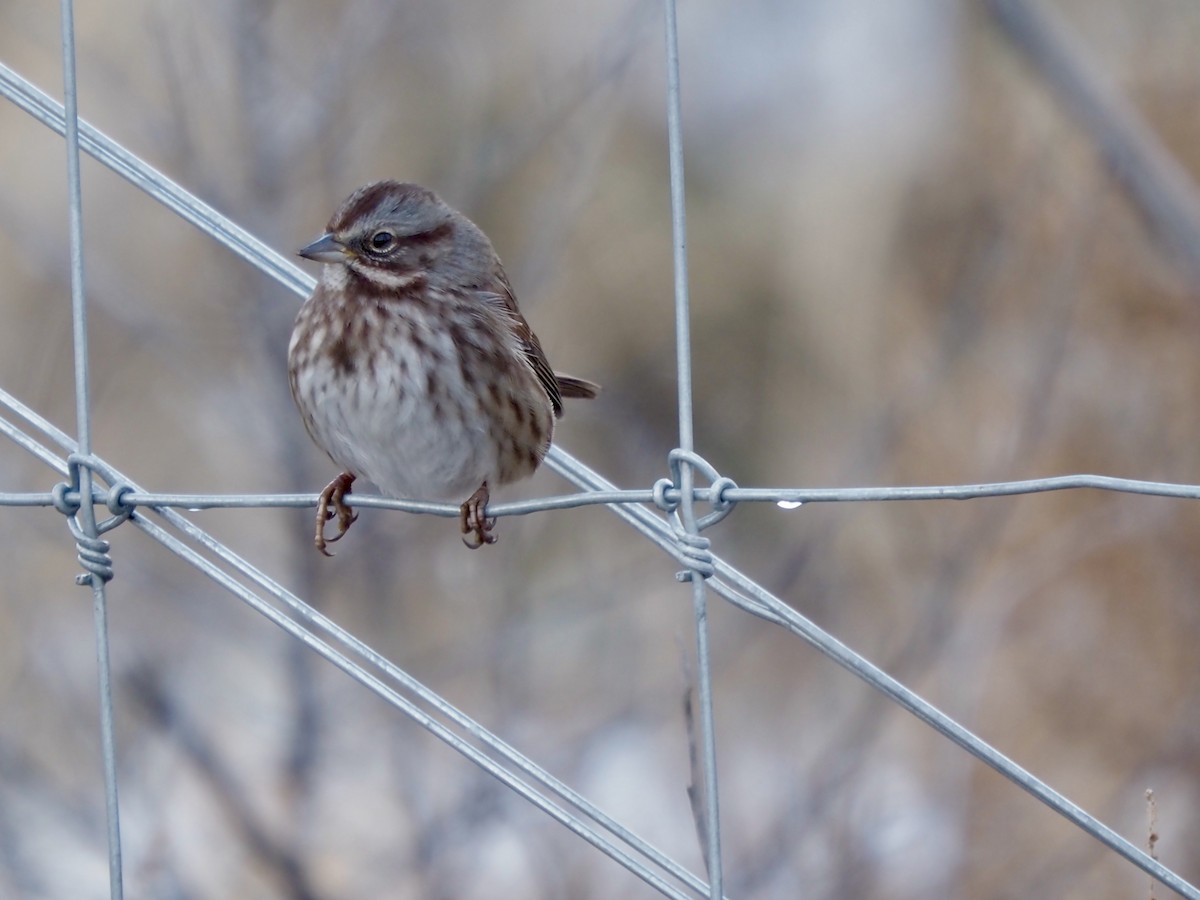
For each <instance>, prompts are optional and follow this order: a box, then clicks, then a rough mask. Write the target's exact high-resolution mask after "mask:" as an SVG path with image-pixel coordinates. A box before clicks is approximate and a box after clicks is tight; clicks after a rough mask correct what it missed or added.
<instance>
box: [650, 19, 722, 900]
mask: <svg viewBox="0 0 1200 900" xmlns="http://www.w3.org/2000/svg"><path fill="white" fill-rule="evenodd" d="M663 5H664V12H665V19H666V22H665V26H666V27H665V32H666V54H667V147H668V154H669V164H670V184H671V233H672V243H673V257H674V268H675V357H676V368H677V372H678V376H677V377H678V380H679V404H678V405H679V449H680V450H681V451H683V452H682V454H681V460H680V465H679V490H680V502H679V519H680V523H681V525H682V528H683V530H684V532H685V534H686V535H687V536H688V538H687V539H688V540H690V541H691V542H693V543H695V544H699V545H700V546H701V548H702V549H707V547H706V544H705V543H703V542H704V538H701V537H700V529H699V527H698V526H697V519H696V509H695V499H694V496H693V492H692V489H693V487H694V481H695V472H694V471H693V470H692V463H691V462H690V461H689V459H688V457H689V456H690V455H691V454H692V453H694V451H695V437H694V429H693V423H692V410H693V407H692V338H691V313H690V301H689V296H688V268H687V208H686V204H685V201H684V196H685V191H684V178H683V127H682V124H681V121H680V120H681V117H682V115H681V112H682V111H681V106H682V104H681V101H680V89H679V27H678V17H677V15H676V6H675V0H664V4H663ZM681 574H682V575H684V576H686V577H687V578H688V579H689V580H690V581H691V587H692V615H693V618H694V620H695V630H696V681H697V693H698V698H697V699H698V702H699V707H700V734H699V741H700V768H701V771H702V773H703V775H702V777H703V781H704V784H703V799H702V802H698V803H697V802H693V809H694V812H695V815H696V820H697V824H698V825H702V827H701V828H700V832H701V833H700V840H701V842H702V844H703V847H704V858H705V862H706V863H707V864H708V877H709V887H710V889H711V892H712V896H713V897H720V896H721V895H722V893H723V882H724V877H723V872H722V864H721V815H720V801H719V798H718V791H717V739H716V728H715V726H714V723H713V696H712V662H711V654H710V652H709V642H708V592H707V589H706V588H705V584H704V582H705V577H706V575H707V573H705V575H704V576H702V575H701V573H700V571H699V570H698V569H697V568H695V567H692V568H691V569H690V570H689V571H687V572H685V573H681ZM696 787H698V786H696Z"/></svg>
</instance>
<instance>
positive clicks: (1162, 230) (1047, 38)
mask: <svg viewBox="0 0 1200 900" xmlns="http://www.w3.org/2000/svg"><path fill="white" fill-rule="evenodd" d="M983 4H984V7H985V8H986V9H987V11H988V14H989V15H990V16H991V18H992V19H993V20H994V21H995V23H996V25H997V26H998V27H999V28H1000V30H1001V31H1002V32H1003V33H1004V35H1005V36H1006V37H1007V38H1008V40H1009V41H1010V42H1011V43H1012V44H1013V46H1015V47H1016V48H1017V49H1018V50H1020V51H1021V53H1023V54H1024V55H1025V57H1026V59H1028V60H1029V62H1030V63H1031V64H1032V65H1033V67H1034V69H1035V70H1036V71H1037V72H1038V74H1039V75H1040V76H1041V77H1042V79H1043V80H1044V81H1045V82H1046V84H1047V86H1048V87H1049V88H1050V90H1051V91H1052V92H1053V93H1054V95H1055V96H1056V97H1057V98H1058V100H1059V102H1060V103H1061V104H1062V105H1063V107H1064V108H1065V109H1066V111H1067V112H1068V113H1070V114H1071V115H1072V116H1074V117H1075V119H1076V120H1077V121H1078V122H1079V124H1080V125H1081V126H1082V127H1083V130H1084V131H1085V132H1086V133H1087V134H1088V136H1089V137H1090V138H1091V140H1092V143H1093V144H1095V146H1096V149H1097V150H1098V151H1099V153H1100V155H1101V157H1102V158H1103V159H1104V162H1105V164H1106V165H1107V166H1108V168H1109V170H1110V171H1111V172H1112V174H1113V177H1114V178H1116V180H1117V182H1118V183H1119V184H1120V185H1121V186H1122V188H1124V190H1125V191H1126V192H1127V193H1128V195H1129V197H1130V199H1131V200H1132V201H1133V203H1134V205H1135V206H1136V207H1137V208H1138V209H1139V210H1140V211H1141V213H1142V214H1143V215H1144V216H1145V217H1146V220H1147V221H1148V223H1149V224H1150V226H1151V228H1152V229H1153V230H1154V231H1155V232H1156V233H1157V234H1158V235H1159V236H1160V237H1161V238H1162V239H1163V240H1164V241H1165V242H1166V243H1167V245H1168V246H1169V247H1170V249H1171V250H1172V251H1173V252H1174V254H1175V257H1176V259H1177V261H1178V262H1179V263H1180V265H1181V266H1182V267H1183V269H1184V270H1185V274H1186V276H1187V278H1188V280H1189V282H1190V283H1191V284H1192V285H1193V287H1196V288H1200V191H1197V188H1196V184H1195V181H1194V180H1193V179H1192V178H1191V176H1190V175H1189V174H1188V172H1187V171H1186V170H1185V169H1184V168H1183V166H1181V165H1180V164H1179V163H1178V162H1177V161H1176V160H1175V158H1174V157H1173V156H1171V154H1170V153H1169V152H1168V151H1167V149H1166V148H1165V147H1164V146H1163V144H1162V142H1161V141H1160V140H1159V139H1158V137H1157V136H1156V135H1155V133H1154V132H1153V130H1151V128H1150V127H1149V126H1148V125H1147V124H1146V122H1145V121H1144V120H1143V119H1142V117H1141V116H1140V115H1138V112H1137V110H1136V109H1135V108H1134V107H1133V105H1132V104H1130V103H1129V102H1128V101H1127V100H1126V99H1125V98H1124V97H1123V96H1121V94H1120V93H1119V91H1118V90H1117V89H1116V87H1115V86H1114V85H1113V84H1112V83H1111V82H1110V81H1109V79H1108V78H1106V77H1105V76H1104V74H1103V73H1102V72H1101V70H1100V69H1099V67H1097V66H1096V65H1094V64H1093V62H1092V60H1091V59H1090V58H1089V56H1088V54H1087V52H1086V50H1085V49H1084V48H1083V47H1082V46H1081V44H1080V43H1079V41H1078V40H1077V38H1076V36H1075V35H1074V33H1073V32H1072V31H1071V29H1070V27H1069V26H1068V25H1067V24H1066V23H1065V22H1064V21H1063V20H1062V19H1060V18H1059V17H1058V16H1057V15H1055V14H1053V13H1052V12H1050V11H1049V10H1048V9H1046V8H1045V5H1044V4H1038V3H1036V2H1033V0H983Z"/></svg>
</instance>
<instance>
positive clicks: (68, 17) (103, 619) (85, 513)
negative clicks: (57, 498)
mask: <svg viewBox="0 0 1200 900" xmlns="http://www.w3.org/2000/svg"><path fill="white" fill-rule="evenodd" d="M60 15H61V17H62V63H63V98H64V101H65V107H66V112H65V115H66V149H67V200H68V208H69V227H70V244H71V321H72V327H73V331H74V344H75V408H76V432H77V437H76V440H77V443H78V446H79V453H80V454H81V455H82V456H88V455H90V454H91V452H92V429H91V401H90V394H89V375H88V334H87V330H88V329H87V296H86V291H85V287H84V271H83V190H82V186H81V179H80V173H79V105H78V92H77V90H76V77H75V10H74V4H73V2H72V0H62V2H61V4H60ZM75 474H77V475H78V479H79V498H80V499H79V511H78V513H77V515H78V516H79V517H80V518H82V522H76V524H75V526H74V527H73V528H72V531H73V532H75V534H76V542H77V544H78V545H79V546H80V548H81V553H89V552H90V553H92V554H100V555H102V556H103V555H104V554H106V553H107V550H108V546H107V542H105V541H103V540H101V539H100V533H99V530H98V528H97V525H96V510H95V507H94V505H93V503H94V501H93V498H92V472H91V470H90V469H89V468H88V467H87V466H86V465H77V466H75ZM76 529H78V530H79V531H78V532H76ZM79 532H81V534H80V533H79ZM109 574H111V573H109ZM106 581H107V575H105V574H102V573H101V572H100V571H97V570H95V569H94V568H93V569H92V570H91V571H90V572H89V573H88V574H86V575H81V576H79V578H78V583H79V584H81V585H83V584H90V585H91V588H92V617H93V620H94V628H95V632H96V669H97V679H96V680H97V687H98V691H99V716H100V749H101V755H102V756H103V759H104V806H105V818H106V822H107V832H108V878H109V894H110V896H111V897H112V898H113V900H120V898H121V897H122V896H123V895H124V887H123V879H122V874H121V816H120V804H119V802H118V798H117V754H116V747H115V740H114V737H113V702H112V678H111V674H112V673H111V668H110V665H109V647H108V598H107V595H106V591H105V582H106Z"/></svg>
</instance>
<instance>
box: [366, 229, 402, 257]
mask: <svg viewBox="0 0 1200 900" xmlns="http://www.w3.org/2000/svg"><path fill="white" fill-rule="evenodd" d="M395 243H396V236H395V235H394V234H392V233H391V232H390V231H386V230H384V231H377V232H375V233H374V234H373V235H371V249H372V250H374V251H376V252H377V253H384V252H386V251H388V250H391V249H392V245H393V244H395Z"/></svg>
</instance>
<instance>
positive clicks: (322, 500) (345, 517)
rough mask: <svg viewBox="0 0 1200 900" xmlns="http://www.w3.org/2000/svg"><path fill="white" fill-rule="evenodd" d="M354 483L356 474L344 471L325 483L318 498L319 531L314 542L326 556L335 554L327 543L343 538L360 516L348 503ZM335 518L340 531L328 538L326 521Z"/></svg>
mask: <svg viewBox="0 0 1200 900" xmlns="http://www.w3.org/2000/svg"><path fill="white" fill-rule="evenodd" d="M352 484H354V476H353V475H351V474H350V473H349V472H343V473H342V474H341V475H339V476H338V477H337V478H335V479H333V481H331V482H329V484H327V485H325V490H323V491H321V496H320V497H319V498H318V500H317V533H316V537H315V539H314V541H313V543H315V544H316V545H317V549H318V550H320V551H321V552H322V553H324V554H325V555H326V556H333V554H332V553H330V552H329V551H328V550H326V549H325V545H326V544H332V543H333V542H334V541H339V540H341V539H342V535H344V534H345V533H346V532H347V531H349V530H350V526H351V525H352V524H353V523H354V520H355V519H357V518H358V515H357V514H356V513H355V512H354V510H352V509H351V508H350V507H349V506H347V505H346V495H347V494H349V493H350V485H352ZM331 506H332V509H331V508H330V507H331ZM334 518H336V519H337V523H338V532H337V534H335V535H334V536H333V537H328V538H327V537H325V523H326V522H328V521H330V520H331V519H334Z"/></svg>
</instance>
